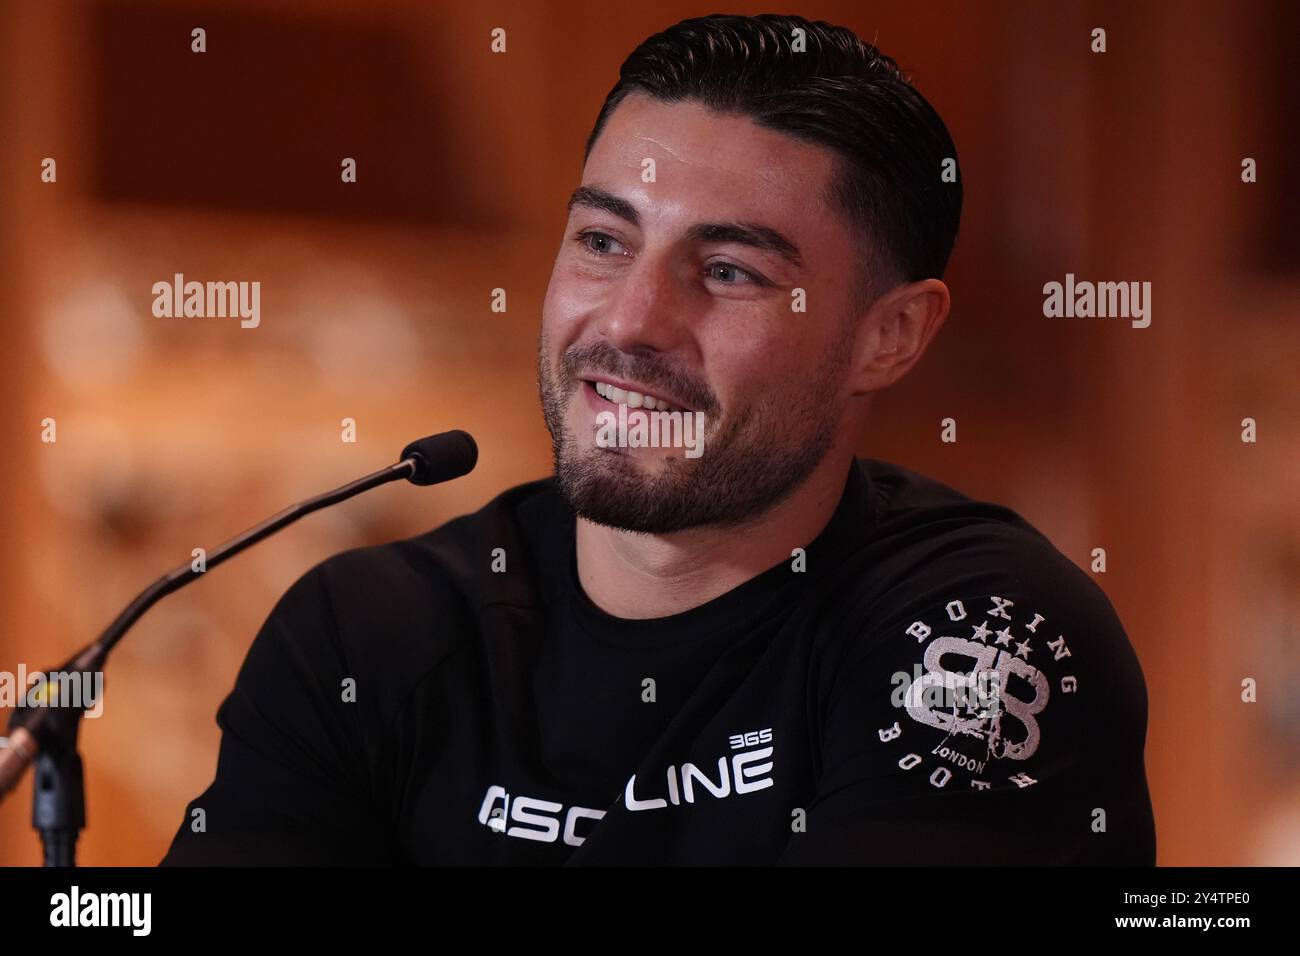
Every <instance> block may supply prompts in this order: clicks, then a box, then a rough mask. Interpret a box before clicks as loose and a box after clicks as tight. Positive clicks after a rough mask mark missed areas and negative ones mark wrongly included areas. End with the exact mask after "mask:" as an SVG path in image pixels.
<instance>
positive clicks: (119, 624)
mask: <svg viewBox="0 0 1300 956" xmlns="http://www.w3.org/2000/svg"><path fill="white" fill-rule="evenodd" d="M477 463H478V445H477V444H475V442H474V439H473V438H472V437H471V436H470V435H469V434H468V433H467V432H463V431H458V430H457V431H449V432H442V433H441V434H437V435H430V436H429V437H427V438H421V439H420V440H419V441H413V442H411V443H410V444H409V445H407V446H406V447H405V448H403V449H402V454H401V459H400V460H399V461H398V462H397V463H396V464H394V465H389V466H388V467H387V468H381V469H380V470H379V471H376V472H373V473H371V474H369V475H366V476H365V477H363V478H358V479H357V480H356V481H353V482H349V483H348V484H346V485H342V486H340V487H338V488H335V489H334V490H333V491H327V492H325V493H324V494H321V495H317V496H316V497H314V498H308V499H307V500H306V501H300V502H298V504H296V505H291V506H289V507H288V508H286V509H284V510H283V511H281V512H280V513H278V514H276V515H272V516H271V517H270V518H267V519H266V520H265V521H263V522H262V523H260V524H257V525H254V526H253V527H251V528H249V529H248V530H247V531H245V532H244V533H243V534H240V535H237V536H236V537H234V538H231V539H230V540H229V541H226V542H224V543H222V544H220V545H218V546H217V547H215V548H213V549H212V550H211V551H210V552H208V554H207V558H206V562H205V565H204V567H205V570H204V571H197V570H195V569H194V565H193V563H192V562H187V563H185V564H182V565H179V566H178V567H175V568H173V569H172V570H170V571H168V572H167V573H166V574H164V575H163V576H162V577H160V578H159V579H158V580H157V581H155V582H154V583H153V584H151V585H149V586H148V587H147V588H145V589H144V590H143V591H141V592H140V593H139V594H138V595H136V598H135V600H133V601H132V602H131V603H130V604H128V605H127V606H126V608H125V609H124V610H123V611H122V613H121V614H119V615H118V616H117V618H116V619H115V620H114V621H113V623H111V624H110V625H109V626H108V628H107V629H105V631H104V632H103V633H102V634H100V636H99V637H98V639H96V640H95V641H94V642H92V643H91V644H88V645H86V646H85V647H84V648H82V649H81V650H80V651H78V652H77V653H76V654H74V655H73V656H72V657H70V658H69V659H68V660H67V661H66V662H65V663H64V664H63V666H62V667H60V668H58V669H57V670H55V671H52V672H50V673H54V674H59V673H63V674H67V673H72V674H76V675H78V677H80V675H81V674H83V673H93V672H95V671H99V670H102V669H103V666H104V661H105V659H106V658H107V657H108V652H109V651H111V650H112V649H113V647H114V645H116V644H117V642H118V641H119V640H121V639H122V636H123V635H124V634H126V632H127V629H128V628H130V627H131V625H132V624H134V623H135V622H136V621H137V620H139V619H140V617H141V616H142V615H143V614H144V613H145V611H147V610H149V608H151V607H153V605H154V604H156V603H157V602H158V601H160V600H161V599H162V598H164V597H166V596H167V595H168V594H170V593H172V592H173V591H176V590H178V589H180V588H182V587H184V586H185V585H186V584H189V583H190V582H191V581H193V580H194V579H195V578H197V577H199V576H200V575H202V574H205V573H206V572H207V571H210V570H211V569H212V568H214V567H216V566H217V565H218V564H221V563H222V562H223V561H225V560H226V559H227V558H231V557H234V556H235V555H236V554H238V553H239V552H241V551H243V550H244V549H245V548H248V547H251V546H252V545H254V544H256V543H257V542H259V541H261V540H262V539H263V538H267V537H269V536H270V535H273V534H275V532H277V531H279V530H280V529H281V528H284V527H285V526H286V525H290V524H292V523H293V522H295V521H297V520H298V519H299V518H301V517H303V516H304V515H308V514H311V513H312V512H313V511H319V510H320V509H321V508H327V507H329V506H330V505H333V504H338V503H339V502H340V501H346V500H347V499H348V498H351V497H352V496H354V495H358V494H360V493H361V492H363V491H369V490H370V489H371V488H377V487H378V486H379V485H382V484H387V483H388V482H390V481H396V480H397V479H399V478H406V479H407V480H408V481H410V482H411V483H412V484H416V485H434V484H438V483H439V482H443V481H450V480H451V479H453V478H459V477H461V476H462V475H467V474H469V473H470V472H471V471H472V470H473V469H474V466H475V464H477ZM26 701H27V694H26V693H24V695H23V700H22V702H20V704H19V706H18V707H17V708H16V709H15V710H14V713H13V715H12V716H11V717H10V719H9V738H8V745H7V746H6V747H4V748H3V749H0V800H3V799H4V797H5V795H6V794H7V793H8V792H9V791H10V790H12V789H13V787H14V786H15V785H16V784H17V783H18V780H19V779H20V778H21V777H22V775H23V772H24V771H25V770H26V769H27V767H28V766H30V765H31V763H32V762H33V761H37V762H38V763H41V762H42V761H44V762H45V763H46V765H45V766H43V767H42V768H41V781H40V783H41V786H40V787H39V788H37V789H38V792H37V794H36V802H37V807H36V811H35V813H34V814H33V817H34V822H35V824H36V827H37V829H38V830H40V831H41V837H42V839H43V840H44V841H45V844H46V863H47V864H49V863H51V861H52V860H53V862H54V865H71V864H72V845H73V842H74V841H75V840H76V833H77V831H78V830H80V829H81V826H82V825H83V821H84V819H85V812H84V798H83V796H82V794H81V790H80V787H81V761H80V758H78V757H77V756H76V736H77V729H78V728H79V726H80V718H81V714H82V711H83V710H85V708H86V707H89V706H92V702H90V701H82V703H81V705H80V706H73V707H65V706H57V707H51V706H35V707H33V706H30V705H29V704H28V703H27V702H26ZM43 751H44V752H46V753H45V754H42V752H43ZM51 757H52V758H54V761H53V762H52V763H51V762H50V761H49V759H48V758H51ZM47 773H48V774H49V775H50V776H51V779H47ZM60 776H62V777H64V778H66V779H64V780H63V781H62V782H63V783H64V784H65V785H66V786H67V788H68V790H69V792H68V793H67V794H65V795H60V794H59V793H58V784H59V783H60V782H61V781H60V779H59V777H60ZM52 790H53V791H54V792H51V791H52ZM43 815H44V816H45V818H46V820H45V823H42V816H43Z"/></svg>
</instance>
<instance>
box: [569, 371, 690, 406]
mask: <svg viewBox="0 0 1300 956" xmlns="http://www.w3.org/2000/svg"><path fill="white" fill-rule="evenodd" d="M582 386H583V389H584V390H585V391H589V392H590V393H591V394H592V395H593V396H594V397H595V398H597V399H599V401H600V402H601V403H603V404H601V405H600V406H599V407H601V408H612V407H617V406H619V405H626V406H628V408H644V409H646V410H647V411H672V412H684V411H690V410H691V409H690V408H689V406H687V404H686V403H685V402H683V401H680V400H678V399H676V398H674V397H672V396H669V395H664V394H663V393H662V392H655V391H651V390H650V389H648V388H646V387H645V386H643V385H639V384H637V383H635V382H628V381H626V380H624V379H617V378H613V377H612V376H608V375H596V376H593V377H591V378H584V379H582Z"/></svg>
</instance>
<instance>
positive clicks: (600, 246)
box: [573, 229, 622, 256]
mask: <svg viewBox="0 0 1300 956" xmlns="http://www.w3.org/2000/svg"><path fill="white" fill-rule="evenodd" d="M573 241H574V242H577V243H580V244H581V245H582V247H583V248H584V249H585V250H587V251H588V252H590V253H591V254H592V255H594V256H606V255H621V254H622V253H617V252H615V250H614V248H612V247H618V248H619V249H621V248H622V245H621V244H620V243H619V242H618V240H616V239H614V238H613V237H611V236H607V235H605V233H603V232H595V231H594V230H590V229H588V230H586V231H584V232H580V233H578V234H577V235H576V236H574V237H573Z"/></svg>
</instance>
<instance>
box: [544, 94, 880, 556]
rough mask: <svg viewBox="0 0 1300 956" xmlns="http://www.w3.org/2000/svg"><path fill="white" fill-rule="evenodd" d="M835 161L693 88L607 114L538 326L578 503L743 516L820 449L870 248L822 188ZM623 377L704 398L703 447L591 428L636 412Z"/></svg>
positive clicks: (580, 507) (649, 513)
mask: <svg viewBox="0 0 1300 956" xmlns="http://www.w3.org/2000/svg"><path fill="white" fill-rule="evenodd" d="M647 160H653V161H654V162H653V181H646V180H647V179H649V178H650V177H649V173H648V172H646V171H647V170H648V169H649V168H650V165H651V164H650V163H648V162H647ZM832 172H833V160H832V156H831V154H830V153H829V152H827V151H826V150H823V149H821V148H819V147H816V146H813V145H810V144H806V143H803V142H801V141H798V140H796V139H793V138H791V137H789V136H786V135H784V134H781V133H777V132H773V131H771V130H767V129H764V128H762V127H760V126H758V125H757V124H755V123H754V122H753V121H752V120H750V119H747V118H744V117H738V116H733V115H728V114H719V113H714V112H711V111H709V110H708V109H707V108H705V107H704V106H702V105H700V104H698V103H696V102H693V101H687V102H682V103H662V102H658V101H656V100H654V99H652V98H650V97H648V96H645V95H642V94H636V93H634V94H632V95H631V96H629V97H628V98H626V99H624V100H623V102H622V103H620V104H619V106H618V108H617V109H616V110H615V111H614V113H613V114H612V115H611V116H610V118H609V121H608V122H607V124H606V126H605V128H604V130H603V131H602V132H601V135H600V138H599V139H598V140H597V142H596V144H595V146H594V148H593V149H592V152H591V155H590V157H589V158H588V160H587V164H586V166H585V168H584V169H583V176H582V187H581V188H580V189H579V191H578V192H577V193H575V197H577V201H576V202H574V203H573V204H572V206H571V208H570V213H569V220H568V224H567V226H566V229H565V236H564V241H563V243H562V244H561V247H560V251H559V254H558V255H557V256H556V260H555V266H554V269H553V270H552V273H551V280H550V286H549V288H548V290H547V294H546V301H545V304H544V306H543V309H542V331H541V337H540V341H539V346H538V381H539V386H540V388H541V398H542V407H543V411H544V413H545V416H546V424H547V427H548V428H549V429H550V432H551V438H552V444H553V447H554V451H555V461H556V474H557V478H558V481H559V485H560V488H561V490H562V492H563V493H564V494H565V495H566V497H567V498H568V499H569V501H570V503H571V504H572V505H573V507H574V509H575V510H576V511H577V512H578V513H579V514H581V515H583V516H584V517H586V518H588V519H589V520H592V521H595V522H597V523H600V524H606V525H610V526H613V527H618V528H626V529H629V530H634V531H644V532H649V533H668V532H671V531H679V530H683V529H686V528H695V527H704V526H715V527H730V526H735V525H737V524H740V523H743V522H745V521H746V520H749V519H752V518H755V517H757V516H758V515H760V514H761V513H762V512H764V511H766V510H767V509H768V508H769V507H770V506H772V505H774V504H776V503H777V502H778V501H780V500H781V499H783V498H784V497H785V496H786V495H788V494H789V493H790V492H792V491H793V490H795V489H796V488H797V487H798V486H799V485H800V484H801V483H802V482H803V481H804V480H805V479H806V478H807V477H808V475H809V474H810V473H811V472H812V471H813V469H814V468H815V467H816V466H817V464H818V463H819V462H820V461H821V460H822V458H823V456H824V455H825V454H826V452H827V450H828V449H829V448H830V447H831V444H832V442H833V440H834V438H835V436H836V432H837V429H838V428H839V426H840V420H841V415H842V412H843V409H844V402H845V401H846V395H845V390H844V388H843V383H844V377H845V372H846V370H847V368H848V363H849V358H850V345H851V342H852V335H853V331H854V329H853V325H854V323H852V322H851V321H847V320H849V319H852V318H853V316H850V315H849V313H848V308H849V301H850V289H851V287H852V285H853V279H854V276H855V275H856V269H857V268H858V263H859V262H860V255H861V253H862V250H861V249H860V248H859V242H858V241H857V239H856V238H855V237H854V236H853V235H852V234H851V233H850V231H849V229H848V228H847V227H846V226H845V225H844V224H843V223H842V221H841V219H840V217H839V216H838V215H837V214H836V213H835V212H834V211H833V210H832V209H831V208H830V207H828V206H827V205H826V202H825V200H824V198H823V196H824V195H825V191H826V187H827V184H828V182H829V181H830V178H831V175H832ZM611 200H612V201H613V202H611ZM602 205H603V206H604V207H605V208H602ZM710 225H712V226H720V227H722V229H706V228H704V227H705V226H710ZM795 289H802V290H803V294H804V298H805V301H806V311H795V310H794V309H793V308H792V304H793V303H794V302H795V299H794V297H793V295H792V293H793V290H795ZM608 386H614V387H620V388H622V389H623V391H622V392H618V391H615V392H610V391H609V388H608ZM629 391H632V392H637V393H640V394H641V395H645V394H648V395H651V396H654V397H656V398H657V399H661V400H667V402H668V403H669V404H670V405H671V406H672V407H674V408H677V409H683V410H685V411H686V412H697V411H698V412H702V413H703V421H704V426H705V427H704V432H703V452H702V454H699V456H698V457H688V456H687V455H686V453H685V451H684V450H683V448H680V447H677V448H663V447H659V448H654V447H640V448H633V447H608V442H607V440H598V426H599V425H600V420H599V419H598V416H599V415H600V413H601V412H611V413H613V414H614V415H615V416H617V415H618V413H619V408H618V404H619V403H625V404H628V405H629V406H630V409H629V415H630V414H631V407H632V406H635V405H636V404H637V397H636V396H635V395H633V396H628V395H627V394H626V393H627V392H629ZM602 393H603V394H602ZM611 398H612V399H613V401H611V400H610V399H611ZM642 402H643V405H642V408H641V409H640V411H641V412H645V411H646V409H645V407H644V400H642ZM656 404H658V403H656ZM690 417H691V418H692V419H694V418H695V416H690ZM609 434H610V433H609V431H608V430H607V431H606V432H605V435H606V437H608V435H609Z"/></svg>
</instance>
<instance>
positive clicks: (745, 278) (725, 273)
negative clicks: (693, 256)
mask: <svg viewBox="0 0 1300 956" xmlns="http://www.w3.org/2000/svg"><path fill="white" fill-rule="evenodd" d="M708 274H709V278H710V279H715V280H717V281H718V282H721V283H723V284H724V285H763V284H764V282H763V280H762V279H761V278H759V277H758V276H756V275H754V273H752V272H746V271H745V270H744V269H742V268H740V266H735V265H732V264H731V263H730V262H713V263H710V264H709V266H708Z"/></svg>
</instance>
